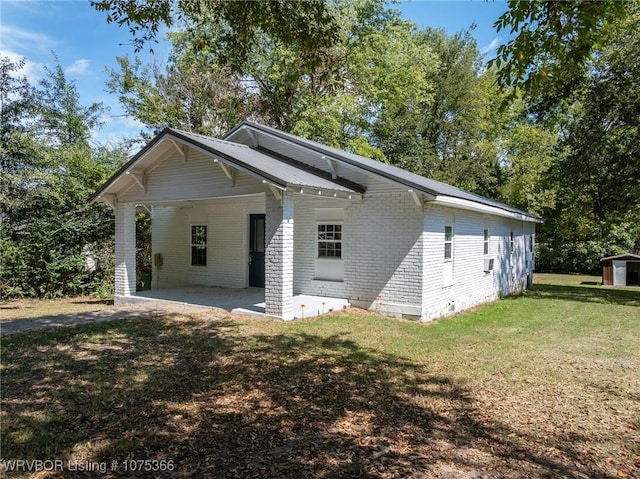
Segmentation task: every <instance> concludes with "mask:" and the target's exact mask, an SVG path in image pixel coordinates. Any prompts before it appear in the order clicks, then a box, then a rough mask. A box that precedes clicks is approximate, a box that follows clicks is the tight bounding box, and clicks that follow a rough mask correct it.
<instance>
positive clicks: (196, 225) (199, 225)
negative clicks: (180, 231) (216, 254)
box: [189, 223, 209, 268]
mask: <svg viewBox="0 0 640 479" xmlns="http://www.w3.org/2000/svg"><path fill="white" fill-rule="evenodd" d="M194 228H204V229H205V230H204V239H205V241H204V243H194V242H193V235H194V231H193V229H194ZM198 247H200V248H201V247H204V264H193V259H194V256H193V253H194V251H193V248H198ZM208 256H209V228H208V225H205V224H202V223H192V224H191V225H190V227H189V266H190V267H192V268H206V267H207V264H208V262H209V261H208V259H209V258H208Z"/></svg>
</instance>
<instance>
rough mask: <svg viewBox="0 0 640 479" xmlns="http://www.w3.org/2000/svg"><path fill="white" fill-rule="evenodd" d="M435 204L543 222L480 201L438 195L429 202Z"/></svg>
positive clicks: (519, 219)
mask: <svg viewBox="0 0 640 479" xmlns="http://www.w3.org/2000/svg"><path fill="white" fill-rule="evenodd" d="M431 203H434V204H437V205H443V206H450V207H454V208H459V209H463V210H468V211H475V212H476V213H484V214H491V215H495V216H502V217H505V218H511V219H514V220H517V221H527V222H531V223H544V221H543V220H542V219H540V218H537V217H535V216H530V215H524V214H522V213H519V212H516V211H509V210H504V209H502V208H498V207H495V206H489V205H484V204H482V203H475V202H473V201H469V200H463V199H461V198H454V197H451V196H443V195H438V196H436V198H435V199H434V200H433V201H432V202H431Z"/></svg>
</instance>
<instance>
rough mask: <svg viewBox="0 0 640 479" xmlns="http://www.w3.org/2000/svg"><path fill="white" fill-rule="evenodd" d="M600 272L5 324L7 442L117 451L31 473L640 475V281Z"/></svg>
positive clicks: (24, 454)
mask: <svg viewBox="0 0 640 479" xmlns="http://www.w3.org/2000/svg"><path fill="white" fill-rule="evenodd" d="M598 281H599V279H598V278H594V277H582V276H557V275H538V276H537V283H536V286H535V290H534V291H531V292H528V293H527V294H525V295H522V296H519V297H516V298H510V299H504V300H502V301H498V302H496V303H493V304H490V305H488V306H484V307H481V308H478V309H476V310H474V311H472V312H470V313H466V314H461V315H459V316H456V317H454V318H450V319H447V320H442V321H437V322H435V323H431V324H420V323H415V322H409V321H399V320H392V319H386V318H381V317H378V316H376V315H371V314H368V313H363V312H360V311H358V310H351V311H348V312H343V313H339V314H333V315H329V316H324V317H322V318H319V319H314V320H308V321H296V322H293V323H282V322H275V321H271V320H258V319H246V318H238V317H232V316H227V317H221V318H219V319H217V320H216V321H212V320H211V317H209V316H208V315H210V314H212V313H201V314H199V315H193V316H178V315H168V316H164V317H158V318H155V319H152V320H149V319H147V320H134V319H129V320H120V321H110V322H102V323H94V324H85V325H79V326H75V327H69V328H61V329H55V330H43V331H37V332H32V333H28V334H14V335H11V336H7V337H3V338H2V344H1V352H2V389H1V399H2V411H1V415H0V419H1V421H2V423H1V426H2V431H1V433H2V437H1V438H2V444H1V445H2V449H1V452H0V455H1V457H2V459H5V460H7V459H39V460H47V459H48V460H54V459H61V460H63V461H65V467H67V464H68V463H67V462H66V461H71V464H76V465H77V464H78V462H76V461H80V462H79V464H81V465H82V464H92V463H93V464H99V463H105V466H106V472H105V473H98V474H96V472H87V471H84V472H83V471H60V470H58V471H54V472H42V473H40V474H39V475H32V477H149V478H151V477H189V478H206V477H211V478H222V477H229V478H231V477H241V478H247V477H273V478H280V477H285V478H302V477H313V478H316V477H320V478H323V477H326V478H334V477H363V478H364V477H366V478H387V477H407V478H409V477H410V478H433V477H438V478H451V479H453V478H461V479H471V478H475V479H479V478H486V479H488V478H539V477H544V478H546V477H549V478H551V477H553V478H583V479H586V478H619V477H629V478H633V477H636V478H638V477H640V289H638V288H636V289H625V290H619V289H613V288H602V287H599V286H597V284H590V283H597V282H598ZM583 283H584V284H583ZM125 460H157V461H163V460H165V461H172V462H171V463H169V464H170V465H172V466H173V468H174V470H173V471H171V472H162V471H159V472H155V471H146V472H145V471H135V472H130V471H125V470H124V469H123V468H124V464H125V463H124V462H123V461H125ZM82 461H89V462H84V463H83V462H82ZM113 461H119V462H118V469H117V470H111V467H112V462H113ZM127 464H129V468H131V466H133V465H135V464H134V463H131V462H129V463H127ZM139 464H141V465H142V467H148V468H150V469H153V468H158V467H159V465H160V464H164V465H167V463H160V462H157V463H139ZM170 467H171V466H170ZM23 475H24V476H25V477H27V476H28V473H24V474H23ZM0 476H1V473H0ZM18 476H19V475H16V477H18ZM9 477H13V476H9Z"/></svg>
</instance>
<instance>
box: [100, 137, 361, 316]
mask: <svg viewBox="0 0 640 479" xmlns="http://www.w3.org/2000/svg"><path fill="white" fill-rule="evenodd" d="M354 188H356V187H354V186H353V185H352V184H349V183H346V184H345V182H343V181H341V180H340V179H338V178H337V177H336V178H332V177H331V175H330V174H323V175H319V174H318V173H317V172H315V171H310V170H309V169H308V168H306V167H302V166H300V165H298V164H297V163H295V162H294V161H293V160H288V159H283V158H282V157H281V156H280V155H278V154H275V153H273V152H266V151H257V150H256V149H252V148H249V147H247V146H245V145H238V144H233V143H229V142H225V141H221V140H215V139H209V138H204V137H200V136H199V135H193V134H189V133H186V132H180V131H176V130H165V131H164V132H163V133H161V134H160V135H158V136H157V137H156V138H155V139H154V140H152V142H151V143H150V144H149V145H147V147H145V148H144V149H143V150H142V151H141V152H140V153H139V154H138V155H136V157H134V158H133V159H132V160H131V161H130V162H129V163H127V164H126V165H124V166H123V167H122V168H121V170H120V171H119V172H117V173H116V174H115V175H114V176H113V177H112V178H111V180H109V181H108V182H107V184H106V185H105V186H104V187H103V188H101V190H99V191H98V192H97V193H96V194H95V195H94V198H93V200H92V201H102V202H105V203H107V204H108V205H110V206H111V207H112V208H113V210H114V212H115V227H116V228H115V229H116V238H115V239H116V258H115V259H116V267H115V296H114V299H115V301H116V303H117V304H127V303H131V302H138V301H146V300H166V301H172V302H178V303H185V304H192V305H201V306H205V307H215V308H219V309H223V310H226V311H232V312H237V313H242V314H254V315H263V316H269V317H275V318H279V319H283V320H290V319H294V318H303V317H310V316H317V315H320V314H323V313H326V312H328V311H330V310H335V309H339V308H342V307H343V306H345V305H346V304H347V301H346V300H344V299H336V296H338V297H346V295H343V294H340V293H343V292H344V291H335V290H332V289H331V288H329V287H328V286H327V285H325V284H324V283H323V285H322V288H316V290H313V291H309V288H307V290H304V289H303V290H302V291H300V289H299V288H298V291H297V292H304V293H311V294H312V295H315V294H318V295H322V296H311V295H309V294H304V295H302V294H294V289H296V287H295V286H294V204H298V206H304V205H305V203H304V202H303V203H299V201H300V200H301V199H302V198H311V199H313V201H314V204H315V203H317V202H318V201H321V202H322V204H323V205H325V206H331V207H333V209H335V207H336V206H343V204H344V203H345V202H348V201H349V200H351V199H352V198H353V199H356V198H358V197H359V194H360V192H361V191H357V190H362V189H361V188H360V189H358V188H356V189H354ZM318 204H319V203H318ZM140 208H144V210H146V211H147V212H148V213H149V214H150V217H151V224H152V227H151V230H152V241H151V243H152V256H153V261H152V268H153V269H152V280H151V283H150V284H151V288H152V290H151V291H144V292H136V270H137V266H138V265H137V264H136V262H137V261H136V212H137V211H140ZM306 208H307V210H304V208H303V210H302V211H301V216H300V217H301V218H305V219H306V218H307V217H309V214H311V215H312V214H313V210H312V209H309V206H308V205H306ZM325 209H327V208H325ZM329 209H332V208H329ZM299 214H300V212H299ZM310 224H311V223H310ZM311 228H314V225H313V224H311ZM310 233H311V234H310V235H309V237H308V238H306V235H305V236H304V237H303V236H300V235H298V239H297V240H296V241H295V242H296V243H298V242H299V241H304V242H305V243H309V244H310V245H314V244H315V241H316V240H315V239H314V238H315V234H314V232H313V229H312V230H311V231H310ZM316 234H317V233H316ZM302 251H304V254H305V255H306V254H307V253H310V254H311V255H314V256H315V255H316V252H315V247H313V246H312V248H307V249H304V248H302ZM329 279H332V278H329ZM329 286H332V283H329ZM333 289H335V288H333ZM325 295H326V296H325Z"/></svg>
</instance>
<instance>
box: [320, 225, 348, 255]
mask: <svg viewBox="0 0 640 479" xmlns="http://www.w3.org/2000/svg"><path fill="white" fill-rule="evenodd" d="M322 226H324V227H327V226H329V227H332V228H333V231H332V232H329V231H325V233H332V234H333V235H334V238H331V239H328V238H320V234H321V231H320V227H322ZM336 227H338V228H340V231H339V232H338V231H335V229H336ZM343 232H344V227H343V222H342V221H336V220H322V221H316V259H321V260H330V261H331V260H338V261H342V251H343V249H342V246H343V241H344V239H343V237H342V235H343ZM336 234H339V235H340V238H339V239H335V235H336ZM320 243H328V244H333V245H337V244H339V245H340V256H335V255H334V256H320ZM335 251H336V249H335V246H334V252H335Z"/></svg>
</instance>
